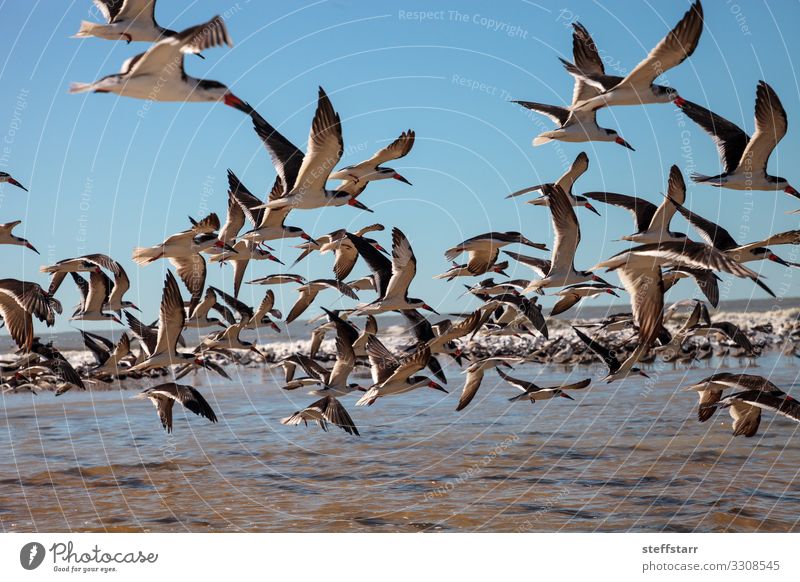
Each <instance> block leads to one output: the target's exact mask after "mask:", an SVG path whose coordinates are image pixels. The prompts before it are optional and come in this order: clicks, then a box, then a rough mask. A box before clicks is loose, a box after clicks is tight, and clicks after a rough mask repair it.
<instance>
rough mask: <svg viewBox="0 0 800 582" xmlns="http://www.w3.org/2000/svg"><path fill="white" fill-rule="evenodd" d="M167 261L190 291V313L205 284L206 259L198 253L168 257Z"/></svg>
mask: <svg viewBox="0 0 800 582" xmlns="http://www.w3.org/2000/svg"><path fill="white" fill-rule="evenodd" d="M169 262H170V263H172V266H174V267H175V270H176V271H177V272H178V277H180V278H181V281H183V284H184V285H186V288H187V289H188V290H189V293H191V299H190V300H189V313H191V312H192V311H194V308H195V306H197V304H198V303H200V299H201V297H202V296H203V289H205V286H206V260H205V259H204V258H203V257H202V255H200V254H192V255H189V256H186V257H170V259H169Z"/></svg>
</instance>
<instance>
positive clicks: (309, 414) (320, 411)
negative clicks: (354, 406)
mask: <svg viewBox="0 0 800 582" xmlns="http://www.w3.org/2000/svg"><path fill="white" fill-rule="evenodd" d="M309 420H310V421H313V422H316V423H317V424H318V425H319V427H320V428H321V429H322V430H324V431H327V430H328V423H330V424H333V425H335V426H338V427H339V428H341V429H342V430H343V431H345V432H346V433H347V434H352V435H355V436H361V435H359V433H358V428H356V424H355V422H353V419H352V418H351V417H350V414H348V412H347V410H345V407H344V406H342V403H341V402H339V401H338V400H337V399H336V398H334V397H333V396H332V395H328V396H325V398H322V399H321V400H317V401H316V402H314V403H313V404H311V405H309V406H308V407H306V408H304V409H303V410H298V411H297V412H295V413H294V414H292V415H291V416H287V417H286V418H283V419H281V424H286V425H289V426H298V425H299V424H300V423H301V422H302V423H303V424H305V425H306V426H308V421H309Z"/></svg>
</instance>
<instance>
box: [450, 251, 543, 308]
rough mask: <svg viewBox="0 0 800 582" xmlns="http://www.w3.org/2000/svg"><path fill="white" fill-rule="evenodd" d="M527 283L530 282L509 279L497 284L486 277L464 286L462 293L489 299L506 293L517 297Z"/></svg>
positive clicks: (492, 278) (492, 279)
mask: <svg viewBox="0 0 800 582" xmlns="http://www.w3.org/2000/svg"><path fill="white" fill-rule="evenodd" d="M520 256H523V255H520ZM529 283H530V280H528V279H511V280H509V281H502V282H497V281H495V280H494V277H488V278H486V279H483V280H482V281H480V282H478V283H476V284H475V285H464V287H465V288H466V291H465V292H464V293H465V294H466V293H471V294H472V295H475V296H476V297H480V298H484V297H486V298H489V297H492V296H493V295H504V294H506V293H511V294H512V295H519V292H520V291H522V290H523V289H525V287H527V286H528V284H529Z"/></svg>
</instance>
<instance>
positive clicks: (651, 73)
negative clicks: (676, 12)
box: [619, 0, 703, 86]
mask: <svg viewBox="0 0 800 582" xmlns="http://www.w3.org/2000/svg"><path fill="white" fill-rule="evenodd" d="M702 32H703V7H702V5H701V4H700V0H696V2H695V3H694V4H693V5H692V6H691V7H690V8H689V10H687V11H686V14H684V15H683V18H681V20H680V22H678V24H676V25H675V28H673V29H672V30H671V31H670V32H669V33H668V34H667V36H665V37H664V38H663V39H661V42H659V43H658V44H657V45H656V46H655V48H654V49H653V50H651V51H650V54H648V55H647V57H646V58H645V59H644V60H643V61H642V62H640V63H639V64H638V65H636V67H635V68H634V69H633V70H632V71H631V72H630V73H628V75H627V76H626V77H625V78H624V79H623V80H622V81H620V83H619V84H620V85H623V84H628V85H634V86H635V85H638V86H647V85H650V84H652V82H653V81H655V80H656V77H659V76H660V75H661V74H663V73H665V72H666V71H668V70H669V69H671V68H673V67H675V66H677V65H679V64H681V63H682V62H683V61H684V60H686V59H687V58H688V57H690V56H691V55H692V53H693V52H694V50H695V49H696V48H697V43H698V42H699V41H700V35H701V33H702Z"/></svg>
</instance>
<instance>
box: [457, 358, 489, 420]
mask: <svg viewBox="0 0 800 582" xmlns="http://www.w3.org/2000/svg"><path fill="white" fill-rule="evenodd" d="M483 375H484V371H483V368H482V367H480V366H479V367H478V368H477V369H476V370H471V371H469V372H467V380H466V382H464V388H463V390H461V397H460V398H459V399H458V406H456V412H458V411H460V410H464V409H465V408H466V407H467V406H469V403H470V402H472V400H473V398H475V395H476V394H477V393H478V388H480V387H481V382H483Z"/></svg>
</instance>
